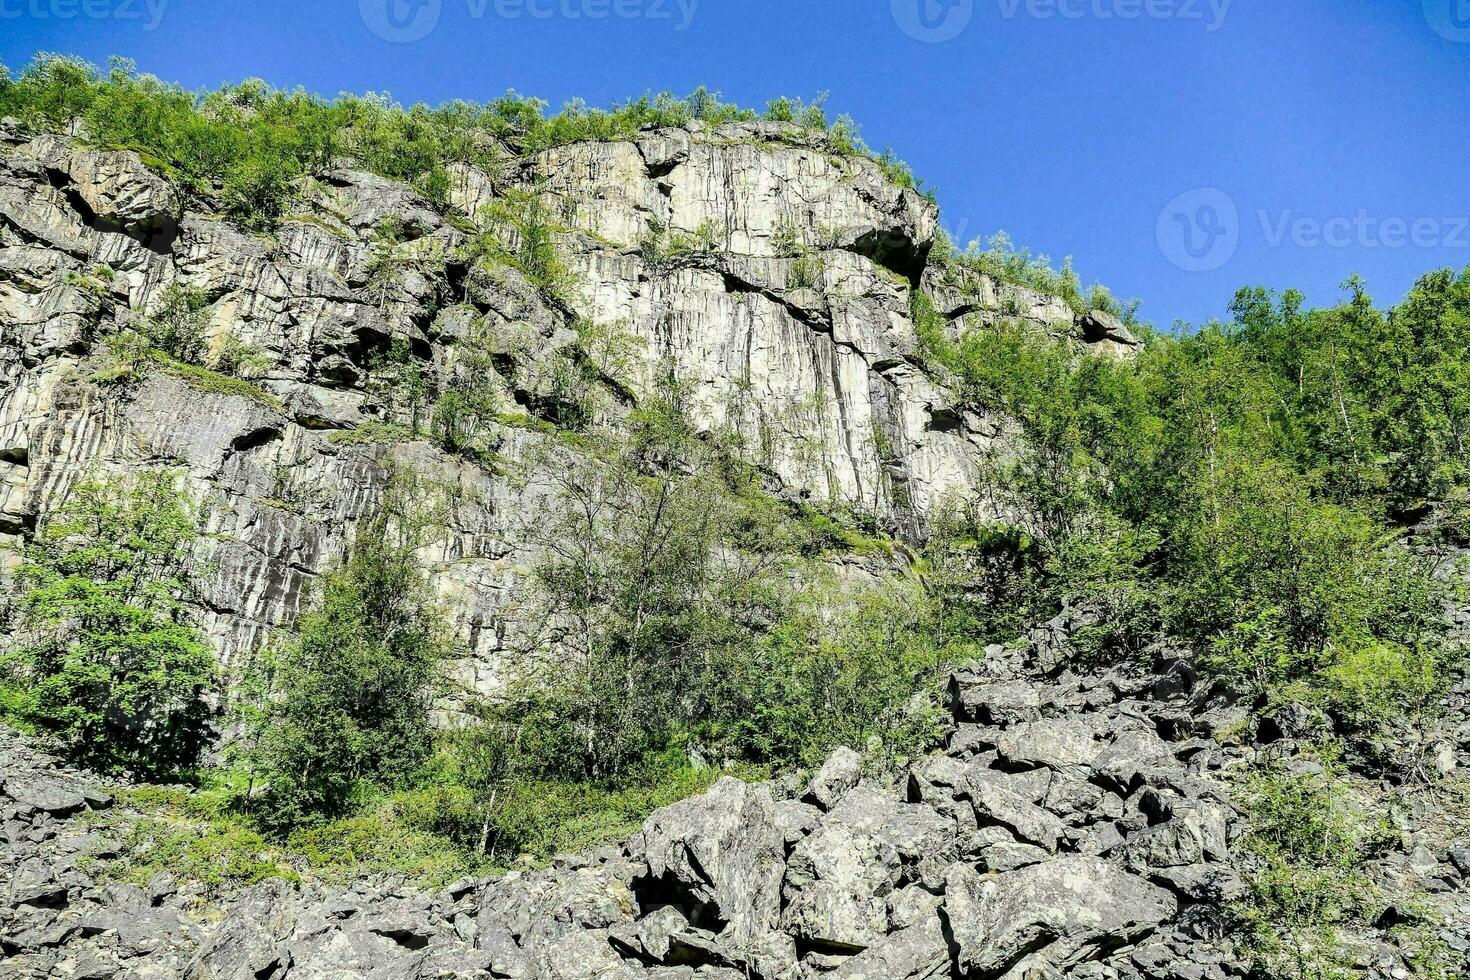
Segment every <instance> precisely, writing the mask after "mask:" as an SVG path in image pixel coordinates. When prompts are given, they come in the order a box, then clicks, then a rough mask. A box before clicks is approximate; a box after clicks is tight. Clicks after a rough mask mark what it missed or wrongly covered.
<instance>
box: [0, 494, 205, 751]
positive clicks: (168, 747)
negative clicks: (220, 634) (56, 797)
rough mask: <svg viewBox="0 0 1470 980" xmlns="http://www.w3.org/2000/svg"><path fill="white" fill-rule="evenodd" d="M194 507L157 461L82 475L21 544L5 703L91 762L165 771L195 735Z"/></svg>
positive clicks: (200, 656) (201, 711) (200, 734)
mask: <svg viewBox="0 0 1470 980" xmlns="http://www.w3.org/2000/svg"><path fill="white" fill-rule="evenodd" d="M198 533H199V532H198V522H197V516H196V513H195V510H194V507H193V504H192V503H191V502H190V500H189V498H188V496H187V495H186V494H185V492H183V491H182V490H180V489H179V488H178V485H177V479H176V477H175V476H174V475H173V474H170V473H140V474H138V475H136V476H133V477H131V478H128V479H125V480H116V481H111V482H104V481H100V480H88V481H86V482H84V483H81V484H80V485H78V486H77V487H75V488H74V489H73V490H72V491H71V493H70V495H69V496H68V497H67V499H66V501H65V503H64V504H63V505H62V506H61V508H59V509H58V510H57V511H56V512H55V513H54V514H53V515H52V516H51V518H50V519H49V520H48V521H47V522H46V524H45V525H44V526H43V527H42V528H41V529H40V532H39V533H38V534H37V536H36V539H35V542H34V543H33V544H32V546H31V547H30V548H28V549H27V552H26V555H25V562H24V565H23V566H22V568H21V571H20V580H21V588H22V594H21V601H20V612H21V629H22V636H21V641H20V643H19V645H18V647H17V648H16V650H15V651H14V652H12V653H8V654H5V655H4V656H3V658H0V672H3V677H4V681H3V684H4V687H5V688H6V689H7V694H6V697H5V701H6V703H7V706H8V708H9V710H11V711H13V712H14V713H15V714H17V715H19V716H20V717H21V718H22V719H23V720H25V721H26V722H28V723H30V724H31V725H33V726H35V727H36V728H38V729H40V730H42V731H45V732H47V733H49V734H52V735H54V736H56V737H57V738H58V739H60V740H61V741H62V742H63V743H64V744H65V745H66V746H67V747H68V748H69V749H70V750H71V751H72V752H73V753H74V754H75V755H76V756H77V757H78V758H80V759H81V760H83V761H85V762H86V763H87V764H89V765H92V766H94V767H97V768H101V769H107V770H113V771H122V772H127V773H132V774H141V775H166V774H170V773H173V772H175V771H177V770H181V769H186V768H188V767H189V766H191V765H193V764H194V762H195V761H196V760H197V758H198V756H199V753H200V751H201V749H202V748H203V745H204V743H205V742H206V740H207V738H208V723H209V711H208V708H207V706H206V704H205V701H204V694H205V692H206V691H207V690H208V689H209V688H210V687H212V686H213V684H214V658H213V656H212V655H211V653H210V650H209V648H208V646H206V645H205V643H204V641H203V638H202V637H201V635H200V633H199V630H198V629H197V627H196V626H195V624H194V622H193V620H192V617H191V615H190V613H189V611H188V607H187V605H186V600H188V599H189V598H191V597H192V596H193V595H194V589H195V586H196V585H197V582H198V580H199V576H200V574H201V570H200V568H199V567H198V565H197V564H196V562H195V559H194V557H193V548H194V543H195V540H196V539H197V537H198Z"/></svg>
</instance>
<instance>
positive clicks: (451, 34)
mask: <svg viewBox="0 0 1470 980" xmlns="http://www.w3.org/2000/svg"><path fill="white" fill-rule="evenodd" d="M389 3H392V4H398V5H399V6H397V7H396V8H395V9H394V10H393V11H389V10H387V9H385V5H386V4H389ZM389 13H396V17H393V18H390V17H389V16H388V15H389ZM394 25H398V26H397V27H396V28H395V26H394ZM375 27H376V28H377V30H376V32H375V30H374V28H375ZM395 32H396V33H397V36H399V37H412V38H413V39H411V40H396V41H395V40H386V39H385V37H384V35H388V36H392V35H395ZM418 34H423V36H422V37H414V35H418ZM38 50H53V51H61V52H65V53H70V54H79V55H82V56H84V57H87V58H90V59H92V60H95V61H99V62H100V61H103V60H104V59H105V58H106V57H107V56H108V55H112V54H118V55H124V56H127V57H131V58H134V59H135V60H136V61H137V62H138V64H139V66H140V67H141V68H142V69H143V70H145V71H150V72H152V73H154V74H156V75H159V76H160V77H162V78H165V79H168V80H172V81H178V82H180V83H182V84H184V85H186V86H188V87H198V86H206V85H208V86H213V85H217V84H218V83H220V82H223V81H234V80H239V79H241V78H245V77H250V76H258V77H262V78H264V79H266V80H267V81H269V82H272V83H274V84H277V85H292V86H294V85H302V86H305V87H306V88H308V89H310V90H313V91H316V92H320V93H323V94H334V93H336V92H338V91H344V90H347V91H365V90H369V89H371V90H375V91H388V92H391V93H392V95H393V96H394V97H395V98H397V99H399V100H401V101H405V102H412V101H418V100H423V101H428V102H438V101H442V100H445V99H449V98H456V97H458V98H468V99H476V100H483V99H487V98H491V97H494V96H496V95H499V94H501V93H503V92H504V91H505V90H506V89H508V88H515V89H517V90H519V91H521V92H523V93H525V94H529V95H535V96H538V97H541V98H544V99H547V100H549V101H550V102H552V103H553V104H554V105H557V104H560V103H561V102H563V101H565V100H566V99H569V98H572V97H574V96H581V97H583V98H585V99H586V100H588V101H589V102H592V103H595V104H605V103H608V102H611V101H614V100H619V99H622V98H625V97H628V96H630V95H636V94H639V93H641V92H643V91H645V90H648V89H653V90H658V89H671V90H674V91H677V92H680V93H683V92H687V91H689V90H691V89H693V88H695V87H696V86H698V85H701V84H702V85H707V86H709V87H710V88H712V89H717V90H719V91H721V92H722V93H723V94H724V96H725V97H726V98H728V99H733V100H736V101H739V102H741V103H746V104H751V105H755V106H762V105H764V103H765V102H766V101H767V100H769V99H770V98H773V97H775V96H777V95H781V94H791V95H802V96H805V97H811V96H812V95H814V94H816V93H818V92H822V91H828V92H830V93H831V96H830V101H829V106H830V107H831V108H832V109H833V110H835V111H839V112H849V113H851V114H852V115H853V116H854V117H856V119H857V120H858V121H859V123H860V124H861V125H862V129H863V133H864V135H865V137H866V138H867V140H868V142H869V143H871V144H873V145H874V146H875V147H878V148H882V147H885V146H891V147H893V148H894V149H895V150H896V151H897V152H898V153H899V155H900V156H902V157H904V158H905V159H907V160H908V161H909V162H910V163H911V164H912V165H913V167H914V169H915V171H916V172H917V173H918V174H919V175H920V176H921V177H923V178H924V179H925V180H926V181H927V182H928V183H929V184H931V185H934V186H937V188H938V193H939V200H940V203H941V205H942V207H943V210H944V219H943V220H944V224H945V226H946V227H947V228H948V229H950V230H951V232H952V233H953V234H954V236H955V237H956V238H959V239H961V240H969V239H971V238H975V237H986V236H989V235H990V234H991V233H992V232H994V231H995V230H997V229H1001V228H1003V229H1005V230H1006V231H1008V232H1009V233H1010V235H1011V237H1012V239H1013V240H1015V241H1016V242H1018V243H1021V244H1025V245H1028V246H1030V247H1031V248H1032V249H1033V250H1035V251H1037V252H1045V253H1048V254H1050V255H1052V256H1053V257H1055V258H1057V259H1060V257H1062V256H1064V255H1072V256H1073V257H1074V259H1075V262H1076V266H1077V268H1078V270H1079V272H1081V274H1082V275H1083V276H1084V278H1086V279H1087V280H1089V281H1090V280H1093V279H1097V280H1101V281H1102V282H1104V283H1106V284H1108V285H1109V286H1111V287H1112V288H1113V290H1114V291H1115V292H1116V293H1117V294H1119V295H1120V296H1125V297H1138V298H1140V299H1142V300H1143V301H1144V306H1143V310H1142V313H1143V315H1144V316H1145V317H1146V318H1149V319H1152V320H1154V321H1155V322H1157V323H1158V324H1160V325H1161V326H1164V325H1168V324H1170V323H1172V322H1173V321H1174V320H1175V319H1184V320H1189V321H1192V322H1199V321H1203V320H1205V319H1208V318H1209V317H1212V316H1217V315H1221V314H1223V312H1224V310H1225V307H1226V305H1227V304H1228V302H1229V299H1230V297H1231V295H1232V294H1233V293H1234V291H1235V289H1236V288H1237V287H1239V286H1241V285H1244V284H1261V285H1268V286H1272V287H1276V288H1284V287H1287V286H1294V287H1297V288H1300V289H1303V290H1304V291H1305V292H1306V293H1307V295H1308V298H1309V300H1310V301H1312V302H1314V303H1328V302H1333V301H1334V300H1335V299H1336V298H1337V297H1338V295H1339V293H1338V289H1337V286H1338V284H1339V283H1340V282H1341V281H1342V280H1343V279H1344V278H1345V277H1346V276H1347V275H1348V274H1350V273H1354V272H1357V273H1361V274H1362V275H1364V276H1365V277H1366V278H1367V279H1368V281H1369V286H1370V289H1371V291H1372V292H1373V293H1374V295H1375V296H1376V297H1377V298H1379V299H1380V300H1383V301H1394V300H1397V299H1398V298H1399V297H1401V296H1402V295H1403V293H1404V291H1405V290H1406V289H1407V288H1408V287H1409V286H1410V285H1411V284H1412V282H1413V280H1414V279H1415V278H1416V277H1417V276H1418V275H1419V274H1420V273H1422V272H1424V271H1426V270H1428V269H1431V268H1437V267H1441V266H1446V265H1451V266H1455V267H1463V266H1465V265H1467V264H1470V227H1467V225H1470V194H1467V193H1466V187H1467V165H1470V0H1330V2H1329V0H322V2H308V0H0V61H4V62H5V63H6V64H8V65H9V66H11V68H12V70H14V69H18V68H19V67H21V66H22V65H24V64H25V63H26V62H27V61H28V60H29V59H30V57H31V55H32V54H33V53H34V52H36V51H38Z"/></svg>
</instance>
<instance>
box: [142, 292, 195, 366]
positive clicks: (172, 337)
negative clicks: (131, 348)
mask: <svg viewBox="0 0 1470 980" xmlns="http://www.w3.org/2000/svg"><path fill="white" fill-rule="evenodd" d="M209 321H210V313H209V299H208V298H207V297H206V296H205V295H204V291H203V290H202V289H198V288H197V287H193V286H180V285H178V284H176V283H175V284H172V285H169V286H167V287H165V288H164V290H163V292H162V294H161V295H160V296H159V299H158V302H157V303H156V304H155V305H154V307H153V309H152V311H150V312H149V314H148V316H147V317H146V318H144V320H143V321H142V322H141V323H140V324H139V325H138V332H139V333H140V334H142V335H143V338H144V339H145V340H147V341H148V343H149V345H150V346H152V347H153V348H154V349H155V350H158V351H161V352H162V353H164V354H167V355H168V356H169V357H171V358H173V359H174V360H176V361H182V362H183V363H185V364H203V363H204V355H205V352H206V350H207V349H208V346H209Z"/></svg>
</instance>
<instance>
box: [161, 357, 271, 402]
mask: <svg viewBox="0 0 1470 980" xmlns="http://www.w3.org/2000/svg"><path fill="white" fill-rule="evenodd" d="M158 363H159V365H160V366H161V367H162V368H163V370H164V373H165V374H170V375H172V376H173V377H175V378H178V379H179V380H180V381H182V382H184V383H185V384H186V385H188V386H189V387H190V388H193V389H194V390H195V391H200V392H204V393H205V394H209V395H232V396H234V397H236V398H248V399H250V400H251V401H253V402H257V403H259V404H261V405H264V406H265V407H266V408H268V409H270V410H271V411H273V412H276V413H278V414H284V413H285V411H286V406H285V403H283V402H282V401H281V400H280V399H279V398H277V397H276V396H274V395H272V394H271V393H270V392H268V391H266V390H265V389H264V388H262V387H260V386H259V385H257V384H253V383H251V382H249V381H246V380H244V379H243V378H232V377H230V376H229V375H227V374H220V373H219V372H218V371H211V370H210V369H209V368H206V367H199V366H198V365H196V364H185V363H183V362H182V361H175V360H173V359H172V358H166V357H160V358H159V360H158Z"/></svg>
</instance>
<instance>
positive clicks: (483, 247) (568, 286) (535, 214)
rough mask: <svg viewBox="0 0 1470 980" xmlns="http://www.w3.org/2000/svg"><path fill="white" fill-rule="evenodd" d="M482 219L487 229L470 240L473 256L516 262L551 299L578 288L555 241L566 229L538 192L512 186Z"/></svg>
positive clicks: (564, 297)
mask: <svg viewBox="0 0 1470 980" xmlns="http://www.w3.org/2000/svg"><path fill="white" fill-rule="evenodd" d="M480 219H481V223H482V224H483V225H484V228H485V230H484V231H483V232H481V233H480V234H479V235H478V236H477V237H476V238H475V239H474V240H473V241H472V243H471V246H470V249H471V254H472V255H473V256H474V257H477V258H479V259H480V260H481V261H486V260H488V261H495V262H503V263H506V264H509V265H513V266H514V267H516V268H517V269H519V270H520V271H521V272H523V273H525V275H526V278H527V279H529V280H530V281H531V283H532V284H533V285H534V286H536V288H537V289H539V290H541V292H542V293H543V294H544V295H545V296H547V297H548V298H550V299H555V300H562V301H565V300H566V299H567V298H568V297H570V295H571V294H572V293H573V292H574V291H575V290H576V288H577V285H578V282H577V278H576V276H575V275H574V274H573V273H572V271H571V270H570V269H569V268H568V267H567V265H566V263H565V262H564V261H563V260H562V257H561V253H560V252H559V251H558V249H557V244H556V235H557V234H558V233H560V232H563V231H564V230H565V229H563V228H562V227H561V226H560V225H559V224H557V223H556V222H555V221H554V215H553V213H552V210H551V208H550V207H549V206H548V205H547V203H546V201H545V200H543V199H542V197H541V195H540V194H539V193H537V192H536V191H534V190H524V189H520V188H509V189H507V190H506V191H505V193H504V194H502V195H501V196H500V197H498V198H496V199H495V200H494V201H493V202H491V203H490V204H488V205H486V207H485V208H484V209H483V210H482V211H481V214H480Z"/></svg>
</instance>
